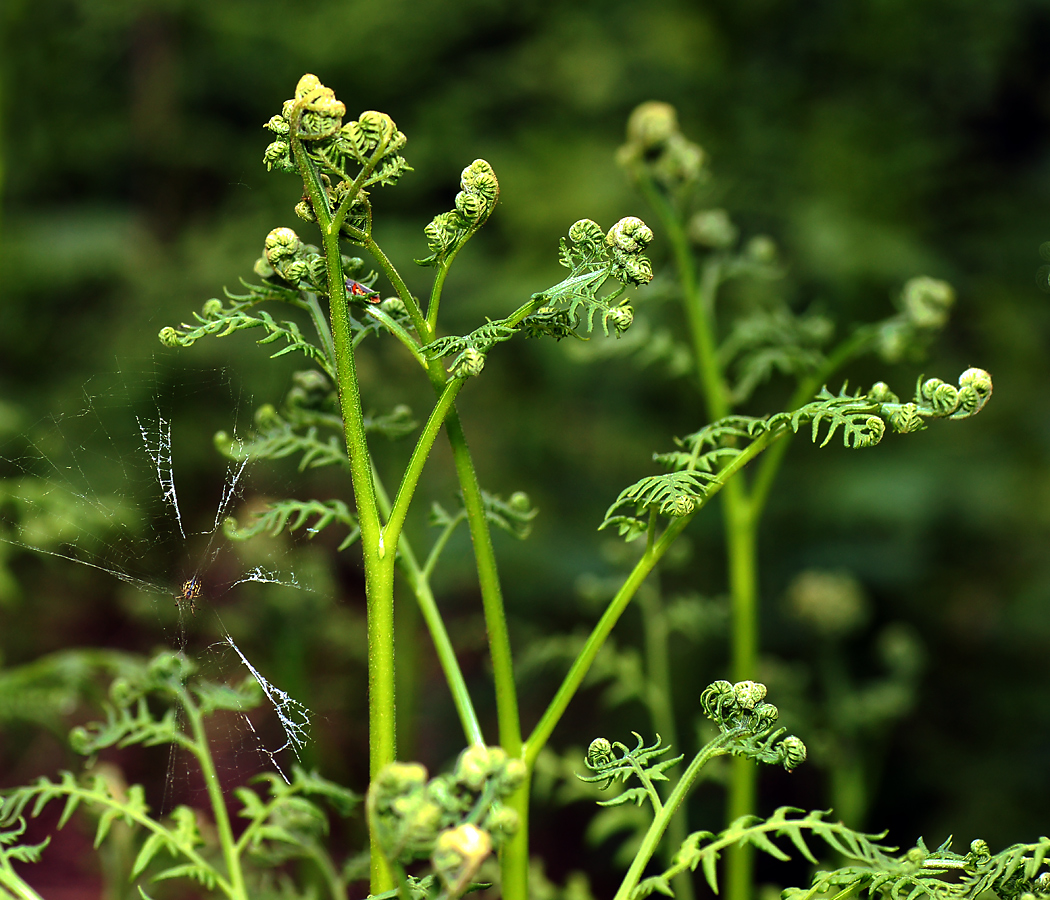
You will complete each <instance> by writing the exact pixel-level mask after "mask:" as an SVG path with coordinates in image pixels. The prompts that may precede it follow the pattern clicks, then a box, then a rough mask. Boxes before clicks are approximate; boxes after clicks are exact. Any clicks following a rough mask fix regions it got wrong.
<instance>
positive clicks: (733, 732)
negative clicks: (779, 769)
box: [700, 681, 806, 771]
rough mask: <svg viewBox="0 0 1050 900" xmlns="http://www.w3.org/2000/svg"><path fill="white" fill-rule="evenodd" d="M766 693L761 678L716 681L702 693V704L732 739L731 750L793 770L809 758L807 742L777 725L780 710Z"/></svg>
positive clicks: (705, 713)
mask: <svg viewBox="0 0 1050 900" xmlns="http://www.w3.org/2000/svg"><path fill="white" fill-rule="evenodd" d="M765 696H766V686H765V685H764V684H761V683H760V682H757V681H738V682H737V683H736V684H730V683H729V682H728V681H715V682H712V683H711V684H709V685H708V686H707V687H706V688H705V689H704V691H703V693H702V694H701V695H700V707H701V708H702V709H703V711H704V715H706V716H707V717H708V718H709V719H710V720H711V721H712V722H714V723H715V724H716V725H717V726H718V730H719V731H720V732H721V734H722V735H724V736H725V737H726V738H727V739H728V742H727V749H728V752H730V753H732V754H734V755H736V756H744V757H746V758H748V759H753V760H755V761H756V762H764V763H770V764H775V765H782V766H783V767H784V768H785V769H787V770H788V771H790V770H791V769H794V768H797V767H798V766H800V765H801V764H802V763H804V762H805V761H806V745H805V744H804V743H802V741H801V739H799V738H797V737H795V736H794V735H792V734H789V735H786V736H785V732H786V731H787V729H786V728H776V727H775V723H776V721H777V719H778V718H779V717H780V711H779V710H778V709H777V708H776V707H775V706H774V705H773V704H772V703H765V702H764V698H765Z"/></svg>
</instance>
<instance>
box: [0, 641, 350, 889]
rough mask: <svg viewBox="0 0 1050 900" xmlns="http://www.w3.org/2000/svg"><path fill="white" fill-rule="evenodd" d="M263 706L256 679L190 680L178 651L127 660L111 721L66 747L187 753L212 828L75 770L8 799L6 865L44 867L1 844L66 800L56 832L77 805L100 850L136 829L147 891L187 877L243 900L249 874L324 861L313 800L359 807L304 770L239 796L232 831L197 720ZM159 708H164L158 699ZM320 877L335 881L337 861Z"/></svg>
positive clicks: (2, 851)
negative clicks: (119, 830) (203, 788)
mask: <svg viewBox="0 0 1050 900" xmlns="http://www.w3.org/2000/svg"><path fill="white" fill-rule="evenodd" d="M262 698H263V690H262V689H261V686H260V685H259V684H258V682H257V681H256V680H255V678H250V679H247V680H246V681H245V682H244V683H243V684H241V685H236V686H229V685H225V684H219V683H214V682H209V681H206V680H203V679H199V678H195V677H194V671H193V666H192V664H191V663H190V662H189V660H187V659H186V658H185V657H184V656H182V655H181V654H176V653H162V654H160V655H158V656H156V657H154V658H153V659H152V660H149V661H134V660H132V659H130V658H128V659H127V660H125V662H124V665H123V666H122V670H121V674H119V675H118V676H117V677H116V678H114V680H113V682H112V683H111V685H110V688H109V701H108V702H107V703H106V704H105V705H104V712H105V716H106V717H105V720H104V721H100V722H92V723H89V724H88V725H86V726H82V727H81V726H78V727H77V728H74V729H73V731H72V732H71V733H70V744H71V746H72V747H73V749H74V750H76V751H77V752H78V753H81V754H83V755H85V756H89V757H91V758H92V759H95V758H97V756H98V754H99V753H100V752H101V751H103V750H105V749H106V748H108V747H128V746H132V745H135V744H141V745H143V746H154V745H162V744H175V745H179V746H181V747H183V748H184V749H185V750H187V751H189V752H190V753H191V754H192V755H193V756H194V757H195V758H196V760H197V761H198V763H199V764H200V766H201V770H202V775H203V776H204V779H205V783H206V784H207V785H208V787H209V792H210V798H211V802H212V809H211V812H212V816H213V817H214V825H210V826H209V827H207V828H202V827H201V823H200V816H201V813H200V812H199V811H198V810H195V809H192V808H190V807H188V806H179V807H176V808H175V809H174V810H173V811H172V813H171V814H170V816H169V817H167V819H166V820H161V819H160V818H158V817H155V816H154V815H153V814H152V811H151V810H150V807H149V805H148V804H147V802H146V797H145V792H144V789H143V788H142V786H140V785H125V784H124V783H123V781H122V780H121V779H120V777H119V776H118V775H117V774H116V770H115V769H114V768H113V767H107V766H100V767H95V768H94V769H92V768H91V767H89V768H88V769H87V770H86V771H85V772H84V774H83V775H81V776H78V775H75V774H74V773H72V772H68V771H67V772H62V773H61V774H60V776H59V778H58V780H53V779H51V778H48V777H46V776H42V777H40V778H38V779H37V780H36V781H35V782H34V783H33V784H31V785H28V786H26V787H22V788H16V789H14V790H10V791H7V792H5V793H4V794H3V796H2V799H0V828H6V829H8V830H7V831H4V832H2V835H0V843H2V844H3V845H4V846H3V847H0V863H2V864H3V865H5V866H6V863H7V861H8V860H20V861H36V860H38V859H39V855H40V851H41V850H42V849H43V847H44V846H46V842H45V843H44V844H40V845H34V846H28V845H18V844H15V846H13V847H11V848H10V849H6V845H9V844H14V843H15V842H16V841H17V839H18V838H19V837H20V836H21V834H22V833H23V832H24V830H25V818H26V816H32V817H36V816H39V815H40V813H41V812H42V811H43V809H44V808H45V807H46V806H47V805H48V804H49V803H51V802H52V801H55V800H63V801H64V806H63V809H62V814H61V816H60V817H59V820H58V825H57V827H58V828H60V829H61V828H63V827H64V826H65V825H66V824H67V823H68V822H69V821H70V819H71V818H72V816H73V815H74V813H76V812H77V810H78V809H80V808H81V807H85V808H87V809H88V810H89V811H90V813H91V814H92V815H93V816H95V817H96V818H97V824H96V828H95V839H94V846H95V848H96V849H97V848H99V847H100V846H101V845H102V844H103V843H104V842H105V841H106V840H107V839H108V838H109V837H110V836H111V833H112V827H113V825H114V824H116V823H117V822H121V823H123V824H124V825H126V826H128V827H129V828H131V829H132V830H133V831H134V833H135V835H136V838H135V839H136V842H137V850H136V853H135V857H134V861H133V862H132V863H131V866H130V870H129V873H128V877H129V878H130V879H131V880H135V879H138V878H139V877H140V876H148V878H149V880H150V881H152V882H158V881H166V880H172V879H189V880H191V881H193V882H196V883H197V884H199V885H201V886H202V887H205V888H207V889H209V890H218V891H219V892H220V893H222V894H223V895H224V896H226V897H230V898H237V900H243V897H244V893H243V891H244V884H245V878H246V877H248V878H249V880H250V879H252V878H256V879H263V878H264V877H266V874H265V873H266V870H267V869H272V868H273V867H275V866H279V865H282V864H283V863H284V862H286V861H287V860H289V859H292V858H297V857H301V858H306V859H311V860H314V861H315V862H316V861H318V860H327V851H326V850H325V848H324V844H323V841H322V839H323V838H324V836H325V835H326V834H327V830H328V817H327V814H326V813H325V812H324V810H323V808H322V807H321V806H320V805H318V801H324V802H325V803H327V804H328V805H329V806H331V807H332V808H333V809H334V810H335V811H336V812H337V813H338V814H339V815H341V816H346V815H349V814H350V813H351V812H352V810H353V808H354V806H355V804H356V803H357V801H358V799H359V798H358V797H357V796H356V795H354V794H353V793H352V792H351V791H348V790H346V789H345V788H342V787H340V786H339V785H336V784H333V783H332V782H329V781H326V780H325V779H323V778H321V777H320V776H318V775H317V774H316V773H307V772H305V771H304V770H302V769H301V768H299V767H295V768H294V769H293V774H292V778H291V779H290V780H285V779H284V778H282V777H280V776H278V775H274V774H265V775H262V776H260V777H259V778H258V779H256V782H257V783H258V784H261V785H262V786H263V789H262V791H261V792H259V791H256V790H252V789H249V788H246V787H241V788H238V789H237V790H236V791H235V795H236V797H237V799H238V801H239V802H240V804H241V809H240V811H239V812H238V815H239V816H240V817H241V818H244V819H246V820H247V823H246V827H245V828H244V830H243V831H242V832H241V834H240V836H239V837H238V838H237V839H236V840H235V839H234V837H233V834H232V832H231V831H230V827H229V822H228V818H227V813H226V808H225V801H224V800H223V797H222V792H221V790H219V789H217V780H216V774H215V769H214V766H213V763H212V759H211V750H210V747H209V744H208V740H207V736H206V733H205V731H204V729H203V727H202V722H203V720H204V719H205V718H206V717H208V716H210V715H212V714H213V713H215V712H217V711H220V710H228V711H234V712H238V713H243V712H245V711H247V710H249V709H251V708H252V707H255V706H258V705H259V703H260V702H261V700H262ZM158 699H159V700H160V705H159V706H157V704H156V703H155V702H154V701H155V700H158ZM249 857H250V859H251V865H252V866H253V867H255V871H254V872H253V873H247V872H246V871H245V869H244V865H245V863H246V861H247V860H248V858H249ZM172 859H174V860H175V862H174V863H173V862H172V861H171V860H172ZM323 868H325V869H326V871H332V872H334V867H333V866H332V865H331V862H330V861H328V862H326V863H325V864H324V866H323ZM2 883H4V882H3V873H2V872H0V884H2ZM259 883H260V884H261V883H262V882H261V881H260V882H259Z"/></svg>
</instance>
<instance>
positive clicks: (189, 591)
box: [175, 575, 201, 614]
mask: <svg viewBox="0 0 1050 900" xmlns="http://www.w3.org/2000/svg"><path fill="white" fill-rule="evenodd" d="M200 595H201V580H200V579H199V578H198V577H197V576H196V575H194V576H193V577H192V578H191V579H190V580H189V581H186V582H183V585H182V588H181V589H180V590H179V592H178V593H177V594H176V595H175V602H176V603H177V604H178V605H179V607H180V608H181V607H182V605H183V604H184V603H189V605H190V613H191V614H192V613H195V612H196V611H197V604H196V603H195V602H194V601H195V600H196V599H197V598H198V597H199V596H200Z"/></svg>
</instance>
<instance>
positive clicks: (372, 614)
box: [291, 101, 397, 894]
mask: <svg viewBox="0 0 1050 900" xmlns="http://www.w3.org/2000/svg"><path fill="white" fill-rule="evenodd" d="M301 113H302V101H300V104H299V110H298V115H297V116H294V117H293V122H292V127H291V147H292V154H293V158H294V160H295V163H296V166H297V168H298V169H299V174H300V175H301V176H302V179H303V184H304V185H305V186H306V191H307V194H308V196H309V198H310V202H311V205H312V206H313V209H314V213H315V215H316V217H317V223H318V225H319V226H320V230H321V240H322V244H323V247H324V254H325V262H326V265H327V275H328V296H329V302H330V314H331V323H332V343H333V351H334V354H335V360H334V361H335V369H336V387H337V389H338V392H339V406H340V412H341V413H342V418H343V429H344V436H345V438H346V448H347V455H348V456H349V458H350V477H351V481H352V484H353V489H354V498H355V501H356V506H357V516H358V522H359V524H360V527H361V546H362V555H363V557H364V567H365V597H366V602H367V614H366V615H367V628H368V754H369V774H370V776H371V777H372V778H375V776H376V775H377V774H378V773H379V771H380V770H381V769H382V768H383V767H384V766H386V765H387V764H388V763H391V762H393V761H394V759H395V757H396V753H397V738H396V708H395V699H396V698H395V683H394V579H393V561H394V557H395V556H396V554H395V553H391V554H390V555H389V558H388V559H384V555H385V554H384V553H383V547H382V540H383V533H382V527H381V524H380V521H379V510H378V507H377V505H376V496H375V488H374V486H373V483H372V469H371V458H370V456H369V453H368V441H367V438H366V435H365V426H364V412H363V410H362V407H361V392H360V387H359V384H358V380H357V368H356V365H355V363H354V353H353V346H352V338H353V336H352V334H351V330H350V307H349V302H348V300H347V296H346V283H345V282H344V280H343V271H342V253H341V248H340V246H339V225H338V224H337V223H336V222H334V221H333V217H332V213H331V212H330V211H329V208H328V199H327V196H326V193H325V191H324V186H323V184H322V183H321V180H320V176H319V175H318V173H317V170H316V168H315V167H314V164H313V162H312V161H311V160H310V158H309V156H308V155H307V153H306V150H305V149H304V147H303V145H302V141H301V140H300V138H299V136H298V123H299V117H301ZM393 886H394V882H393V877H392V875H391V873H390V870H389V867H388V866H387V864H386V861H385V860H384V858H383V854H382V853H380V852H379V848H378V847H377V846H375V844H374V842H373V844H372V848H371V888H372V893H374V894H375V893H381V892H382V891H386V890H390V889H391V888H393Z"/></svg>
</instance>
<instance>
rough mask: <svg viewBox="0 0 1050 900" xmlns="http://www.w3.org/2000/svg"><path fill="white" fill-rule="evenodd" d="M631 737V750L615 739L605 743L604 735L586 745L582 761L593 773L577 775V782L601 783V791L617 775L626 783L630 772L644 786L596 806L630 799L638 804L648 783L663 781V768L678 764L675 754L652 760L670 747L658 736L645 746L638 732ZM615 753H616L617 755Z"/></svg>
mask: <svg viewBox="0 0 1050 900" xmlns="http://www.w3.org/2000/svg"><path fill="white" fill-rule="evenodd" d="M634 736H635V738H636V739H637V741H638V744H637V746H635V747H634V748H633V749H630V748H628V747H627V745H626V744H621V743H620V742H619V741H616V742H614V743H609V741H607V740H606V739H605V738H595V739H594V740H593V741H591V745H590V747H588V748H587V758H586V759H585V760H584V762H585V763H586V765H587V768H588V769H590V770H591V771H592V772H594V773H595V774H594V775H577V776H576V777H577V778H579V779H580V781H584V782H589V783H591V784H596V783H597V782H599V781H601V782H604V783H603V784H602V790H605V789H606V788H607V787H609V785H611V784H612V783H613V782H614V781H615V780H616V779H617V778H618V779H620V781H623V782H626V781H627V780H628V779H629V778H630V777H631V776H632V775H634V776H635V777H637V778H638V779H639V780H640V781H642V782H643V784H644V785H645V787H640V788H631V789H629V790H626V791H624V792H623V793H621V794H619V795H618V796H616V797H614V798H613V799H612V800H604V801H602V802H600V803H599V804H598V805H599V806H619V805H621V804H623V803H627V802H628V801H634V802H635V803H636V804H638V805H639V806H640V805H641V804H642V801H643V800H645V799H646V798H647V797H649V796H650V795H649V793H648V790H651V788H652V784H651V782H654V781H667V776H666V775H665V774H664V770H666V769H669V768H670V767H671V766H673V765H676V764H677V763H680V762H681V761H682V760H683V759H684V757H683V756H675V757H673V758H672V759H665V760H662V761H660V762H657V763H653V762H652V761H653V760H654V759H655V758H656V757H657V756H661V755H663V754H664V753H666V752H667V751H668V750H670V749H671V748H670V747H665V746H661V743H660V735H657V736H656V740H655V741H654V742H653V744H652V745H651V746H649V747H646V746H645V741H643V740H642V736H641V735H640V734H635V735H634ZM618 753H619V755H617V754H618ZM650 799H651V797H650Z"/></svg>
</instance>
